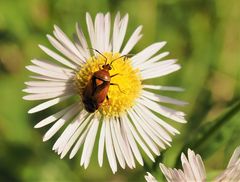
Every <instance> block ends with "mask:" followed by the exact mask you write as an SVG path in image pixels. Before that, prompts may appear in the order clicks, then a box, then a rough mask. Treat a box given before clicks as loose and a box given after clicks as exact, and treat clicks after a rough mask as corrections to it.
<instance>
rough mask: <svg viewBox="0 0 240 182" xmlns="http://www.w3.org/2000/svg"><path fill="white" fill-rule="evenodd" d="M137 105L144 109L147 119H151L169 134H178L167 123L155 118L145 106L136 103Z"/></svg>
mask: <svg viewBox="0 0 240 182" xmlns="http://www.w3.org/2000/svg"><path fill="white" fill-rule="evenodd" d="M138 105H139V106H141V107H142V108H143V109H144V111H145V113H146V114H147V116H148V117H149V118H151V119H153V120H154V121H155V122H157V123H158V124H160V125H161V126H163V127H164V128H165V129H166V130H167V131H169V132H170V133H171V134H173V135H175V134H179V133H180V132H179V131H178V130H177V129H175V128H173V127H172V126H171V125H169V124H168V123H166V122H165V121H163V120H162V119H160V118H159V117H157V116H156V115H155V114H153V113H152V112H151V111H150V110H149V109H148V108H146V107H145V105H142V104H140V103H138Z"/></svg>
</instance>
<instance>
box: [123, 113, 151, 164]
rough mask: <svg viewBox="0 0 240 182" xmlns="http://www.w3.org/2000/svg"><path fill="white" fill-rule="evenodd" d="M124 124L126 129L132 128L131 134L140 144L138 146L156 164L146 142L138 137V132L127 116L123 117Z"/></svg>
mask: <svg viewBox="0 0 240 182" xmlns="http://www.w3.org/2000/svg"><path fill="white" fill-rule="evenodd" d="M123 121H124V122H123V124H126V126H125V128H127V127H128V128H130V130H131V133H132V134H133V136H134V138H135V139H136V141H137V142H138V144H139V145H140V146H141V147H142V149H143V150H144V152H145V153H146V154H147V155H148V157H149V158H150V159H151V160H152V161H153V162H154V161H155V159H154V157H153V155H152V154H151V152H150V151H149V149H148V148H147V146H146V145H145V144H144V142H143V141H142V139H141V138H140V137H139V136H138V134H137V132H136V130H135V129H134V127H133V126H132V124H131V122H130V121H129V119H128V118H127V116H123Z"/></svg>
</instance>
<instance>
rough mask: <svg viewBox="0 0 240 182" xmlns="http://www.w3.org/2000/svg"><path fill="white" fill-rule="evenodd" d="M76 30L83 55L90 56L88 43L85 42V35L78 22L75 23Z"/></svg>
mask: <svg viewBox="0 0 240 182" xmlns="http://www.w3.org/2000/svg"><path fill="white" fill-rule="evenodd" d="M76 31H77V36H78V39H79V41H80V43H81V47H82V49H83V52H84V55H85V57H87V58H89V57H90V52H89V49H88V44H87V41H86V38H85V35H84V33H83V31H82V28H81V27H80V25H79V24H78V23H76Z"/></svg>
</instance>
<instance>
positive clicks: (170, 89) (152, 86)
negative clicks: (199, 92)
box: [142, 85, 184, 92]
mask: <svg viewBox="0 0 240 182" xmlns="http://www.w3.org/2000/svg"><path fill="white" fill-rule="evenodd" d="M142 86H143V88H147V89H153V90H163V91H175V92H182V91H184V89H182V88H180V87H171V86H161V85H142Z"/></svg>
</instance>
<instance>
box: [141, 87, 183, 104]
mask: <svg viewBox="0 0 240 182" xmlns="http://www.w3.org/2000/svg"><path fill="white" fill-rule="evenodd" d="M142 96H144V97H145V98H147V99H150V100H152V101H156V102H161V103H169V104H174V105H181V106H184V105H186V104H187V102H183V101H180V100H177V99H173V98H170V97H166V96H162V95H158V94H155V93H152V92H148V91H146V90H142Z"/></svg>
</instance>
